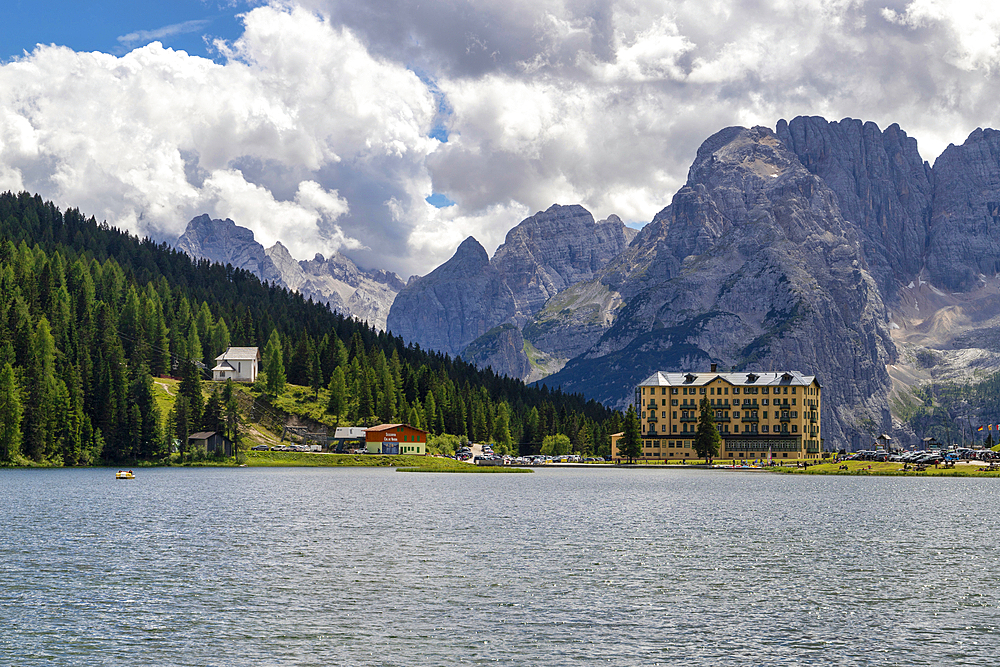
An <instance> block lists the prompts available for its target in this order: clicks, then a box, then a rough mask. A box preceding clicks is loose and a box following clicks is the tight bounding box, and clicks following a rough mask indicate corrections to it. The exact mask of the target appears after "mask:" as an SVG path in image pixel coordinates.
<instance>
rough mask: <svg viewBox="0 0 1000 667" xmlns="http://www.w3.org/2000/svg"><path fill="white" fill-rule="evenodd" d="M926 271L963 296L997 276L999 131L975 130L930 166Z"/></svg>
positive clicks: (999, 265)
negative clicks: (931, 196) (931, 198)
mask: <svg viewBox="0 0 1000 667" xmlns="http://www.w3.org/2000/svg"><path fill="white" fill-rule="evenodd" d="M934 179H935V182H934V210H933V213H932V215H931V221H930V242H929V244H928V252H927V271H928V275H929V277H930V280H931V282H932V283H934V284H936V285H939V286H942V287H944V288H946V289H948V290H952V291H956V292H967V291H969V290H971V289H974V288H977V287H979V286H980V285H981V284H983V283H985V281H986V278H987V277H990V278H992V277H993V276H995V275H996V274H997V273H998V272H1000V132H997V131H996V130H989V129H987V130H982V129H978V130H976V131H975V132H973V133H972V134H970V135H969V138H968V139H966V141H965V143H964V144H962V145H961V146H954V145H951V146H948V148H946V149H945V150H944V152H943V153H941V155H940V156H939V157H938V159H937V160H936V161H935V162H934Z"/></svg>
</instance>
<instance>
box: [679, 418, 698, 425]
mask: <svg viewBox="0 0 1000 667" xmlns="http://www.w3.org/2000/svg"><path fill="white" fill-rule="evenodd" d="M681 421H682V422H687V423H691V424H694V423H696V422H697V421H698V418H697V417H681Z"/></svg>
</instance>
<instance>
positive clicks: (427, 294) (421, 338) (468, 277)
mask: <svg viewBox="0 0 1000 667" xmlns="http://www.w3.org/2000/svg"><path fill="white" fill-rule="evenodd" d="M500 284H501V281H500V277H499V274H498V273H497V271H496V269H494V268H493V267H492V266H490V258H489V255H487V254H486V249H485V248H483V246H482V245H480V243H479V241H477V240H476V239H474V238H472V237H471V236H470V237H469V238H467V239H465V241H463V242H462V244H461V245H460V246H458V250H456V251H455V254H454V255H452V257H451V259H449V260H448V261H447V262H445V263H444V264H442V265H441V266H439V267H438V268H436V269H434V270H433V271H431V272H430V273H429V274H427V275H426V276H424V277H422V278H420V279H419V280H415V281H411V282H410V284H408V285H407V286H406V287H405V288H404V289H403V290H401V291H400V292H399V294H397V295H396V300H395V301H394V302H393V304H392V308H391V309H390V310H389V318H388V329H389V331H391V332H392V333H393V334H395V335H397V336H402V337H403V339H404V340H406V341H407V342H412V343H418V344H419V345H421V346H422V347H425V348H429V349H432V350H440V351H442V352H447V353H449V354H452V355H457V354H458V353H460V352H461V351H462V350H463V349H465V347H466V346H467V345H468V344H469V343H471V342H472V341H473V340H475V339H476V338H478V337H479V336H482V335H483V334H484V333H486V332H487V331H489V330H490V329H492V328H493V327H494V326H496V325H497V324H498V323H499V322H503V320H504V315H503V314H504V313H506V312H508V311H510V310H511V309H512V308H513V299H512V298H511V297H512V295H510V294H509V293H508V294H502V293H501V292H500V290H499V288H500ZM488 296H492V297H493V298H494V299H496V301H493V300H491V299H489V298H488ZM498 318H499V319H498Z"/></svg>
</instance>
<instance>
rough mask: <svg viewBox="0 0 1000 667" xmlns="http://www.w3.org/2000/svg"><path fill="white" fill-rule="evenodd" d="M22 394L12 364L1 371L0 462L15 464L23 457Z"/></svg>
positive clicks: (6, 365)
mask: <svg viewBox="0 0 1000 667" xmlns="http://www.w3.org/2000/svg"><path fill="white" fill-rule="evenodd" d="M20 394H21V392H20V390H19V389H18V387H17V377H16V375H15V373H14V367H13V366H11V365H10V363H9V362H8V363H5V364H4V365H3V370H0V461H4V462H14V461H16V460H17V459H18V458H19V457H20V455H21V417H22V415H23V410H22V409H21V395H20Z"/></svg>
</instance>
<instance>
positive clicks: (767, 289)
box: [545, 127, 896, 440]
mask: <svg viewBox="0 0 1000 667" xmlns="http://www.w3.org/2000/svg"><path fill="white" fill-rule="evenodd" d="M599 280H600V281H601V282H602V284H605V285H607V286H608V288H609V289H610V290H612V291H614V292H616V293H618V294H620V295H621V296H622V298H623V300H624V301H625V304H626V305H625V306H624V307H623V308H621V309H620V310H619V311H618V312H617V316H616V318H615V322H614V325H613V326H611V328H610V329H609V330H608V331H607V332H606V333H605V334H604V335H603V336H602V337H601V339H600V340H599V341H598V342H597V343H596V344H595V345H594V346H593V347H591V348H590V350H589V351H588V352H587V353H586V354H584V355H582V356H580V357H577V358H576V359H573V360H571V361H570V362H569V363H568V364H567V365H566V367H565V368H564V369H563V370H562V371H560V372H559V373H556V374H555V375H553V376H550V377H549V378H546V379H545V382H546V384H550V385H551V386H557V385H558V386H562V388H563V389H564V390H567V391H581V390H582V391H584V392H585V393H586V394H587V395H588V396H590V397H592V398H596V399H598V400H602V401H605V402H607V403H610V404H616V405H623V404H624V403H625V402H626V401H627V400H628V398H629V397H630V395H631V390H632V388H633V387H634V386H635V384H636V383H637V382H638V381H639V380H640V379H641V378H643V377H646V376H648V375H649V374H651V373H652V372H654V371H656V370H661V369H703V368H707V367H708V364H709V363H710V362H716V363H718V364H719V365H720V367H722V368H724V369H730V368H732V369H736V370H741V369H744V368H747V369H761V370H787V369H808V372H809V373H815V374H816V375H818V376H819V377H820V378H821V381H822V382H823V383H824V392H825V397H826V398H825V401H824V402H825V404H826V405H830V406H836V407H835V408H834V409H833V413H832V414H829V415H824V422H823V426H824V430H825V433H826V437H831V438H834V439H836V440H841V439H845V438H846V437H847V436H848V435H849V434H850V433H851V432H853V431H855V430H856V429H857V424H858V423H859V422H862V421H865V420H870V421H874V422H875V423H876V424H879V425H885V427H886V428H888V426H889V414H888V410H887V409H885V406H886V405H887V402H888V401H887V399H888V393H889V389H890V380H889V377H888V374H887V372H886V368H885V367H886V364H887V363H890V362H892V361H893V360H894V359H895V357H896V349H895V346H894V345H893V343H892V340H891V337H890V335H889V330H888V327H887V323H888V315H887V312H886V309H885V306H884V304H883V302H882V300H881V297H880V294H879V289H878V284H877V282H876V281H875V279H874V278H873V277H872V276H871V274H870V273H869V272H868V271H867V270H866V269H865V262H864V256H863V253H862V251H861V239H860V238H859V233H858V231H857V230H856V228H855V226H854V225H852V224H851V223H850V222H848V221H846V220H845V219H844V217H843V216H842V214H841V211H840V207H839V204H838V199H837V195H836V193H835V192H834V191H833V190H832V189H831V188H830V187H828V186H827V185H826V184H825V183H824V181H823V180H822V179H821V178H819V177H817V176H816V175H814V174H812V173H810V171H809V170H807V169H806V168H805V167H804V166H803V164H802V163H801V162H800V160H799V158H798V157H797V156H796V154H795V153H793V152H791V151H790V150H789V149H788V148H787V147H786V145H785V143H783V142H782V141H781V139H779V137H778V136H777V135H776V134H775V133H774V132H772V131H771V130H769V129H767V128H762V127H755V128H753V129H744V128H728V129H726V130H723V131H721V132H719V133H717V134H716V135H714V136H713V137H711V138H709V139H708V140H707V141H706V142H705V143H704V144H703V145H702V147H701V148H700V149H699V151H698V155H697V158H696V159H695V162H694V164H693V165H692V167H691V169H690V171H689V173H688V180H687V184H686V185H685V186H684V187H683V188H682V189H681V190H680V191H679V192H678V193H677V194H676V195H675V196H674V198H673V201H672V202H671V204H670V206H668V207H667V208H666V209H664V210H663V211H661V212H660V213H659V214H658V215H657V216H656V218H655V219H654V221H653V222H652V223H650V224H649V225H647V226H646V228H644V229H643V230H642V232H641V233H640V235H639V237H637V238H636V240H635V241H634V242H633V243H632V245H631V246H630V247H629V249H628V250H627V251H626V252H625V253H622V255H621V256H620V257H618V258H616V259H615V260H614V261H612V262H610V263H609V264H608V265H607V266H606V267H605V269H604V271H603V275H602V276H601V277H600V279H599Z"/></svg>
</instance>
